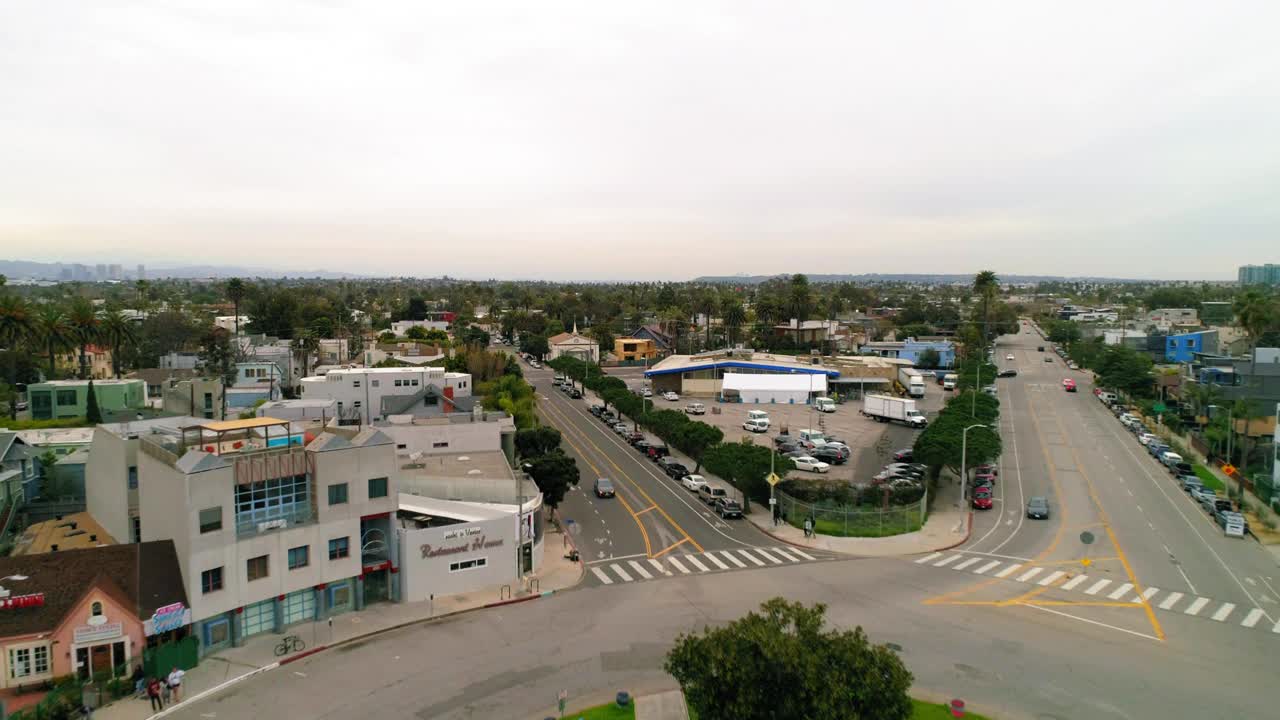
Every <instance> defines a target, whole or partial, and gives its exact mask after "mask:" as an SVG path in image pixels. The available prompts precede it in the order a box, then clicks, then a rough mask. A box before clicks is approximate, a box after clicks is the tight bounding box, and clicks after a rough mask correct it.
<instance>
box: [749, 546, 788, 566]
mask: <svg viewBox="0 0 1280 720" xmlns="http://www.w3.org/2000/svg"><path fill="white" fill-rule="evenodd" d="M755 551H756V552H758V553H760V555H761V556H763V557H764V559H766V560H768V561H769V562H771V563H773V564H774V565H781V564H782V561H781V560H779V559H778V558H776V557H774V556H772V555H770V554H769V553H767V552H765V550H764V548H756V549H755Z"/></svg>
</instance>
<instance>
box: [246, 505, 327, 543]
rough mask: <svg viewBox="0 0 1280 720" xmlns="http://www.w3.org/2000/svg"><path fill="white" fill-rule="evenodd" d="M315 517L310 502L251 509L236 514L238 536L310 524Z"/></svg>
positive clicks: (249, 535)
mask: <svg viewBox="0 0 1280 720" xmlns="http://www.w3.org/2000/svg"><path fill="white" fill-rule="evenodd" d="M314 519H315V516H314V514H313V513H312V511H311V505H310V503H298V504H295V505H289V506H282V507H274V508H267V509H266V510H250V511H248V512H242V513H237V514H236V537H238V538H243V537H253V536H256V535H264V534H266V533H270V532H276V531H278V530H288V529H289V528H293V527H300V526H302V525H308V524H310V523H311V522H312V521H313V520H314Z"/></svg>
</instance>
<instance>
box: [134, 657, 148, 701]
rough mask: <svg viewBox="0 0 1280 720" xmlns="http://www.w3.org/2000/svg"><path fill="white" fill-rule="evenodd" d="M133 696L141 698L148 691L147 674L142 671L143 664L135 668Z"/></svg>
mask: <svg viewBox="0 0 1280 720" xmlns="http://www.w3.org/2000/svg"><path fill="white" fill-rule="evenodd" d="M130 679H132V680H133V697H134V698H141V697H142V696H143V695H145V694H146V692H147V674H146V673H144V672H143V671H142V665H141V664H139V665H136V666H135V667H134V668H133V675H132V676H131V678H130Z"/></svg>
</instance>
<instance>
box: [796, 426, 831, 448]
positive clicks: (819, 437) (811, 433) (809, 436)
mask: <svg viewBox="0 0 1280 720" xmlns="http://www.w3.org/2000/svg"><path fill="white" fill-rule="evenodd" d="M800 438H801V439H802V440H808V441H809V442H811V443H813V446H814V447H816V448H820V447H822V446H823V445H826V444H827V436H826V435H824V434H823V433H822V431H821V430H810V429H809V428H805V429H804V430H801V431H800Z"/></svg>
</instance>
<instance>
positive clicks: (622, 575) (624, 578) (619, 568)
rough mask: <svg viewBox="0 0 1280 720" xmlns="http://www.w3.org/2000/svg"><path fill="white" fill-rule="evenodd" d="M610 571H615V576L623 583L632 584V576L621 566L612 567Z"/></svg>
mask: <svg viewBox="0 0 1280 720" xmlns="http://www.w3.org/2000/svg"><path fill="white" fill-rule="evenodd" d="M609 569H610V570H612V571H613V574H614V575H617V576H618V577H620V578H622V582H631V576H630V575H628V574H627V571H626V570H623V569H622V566H621V565H610V566H609Z"/></svg>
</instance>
